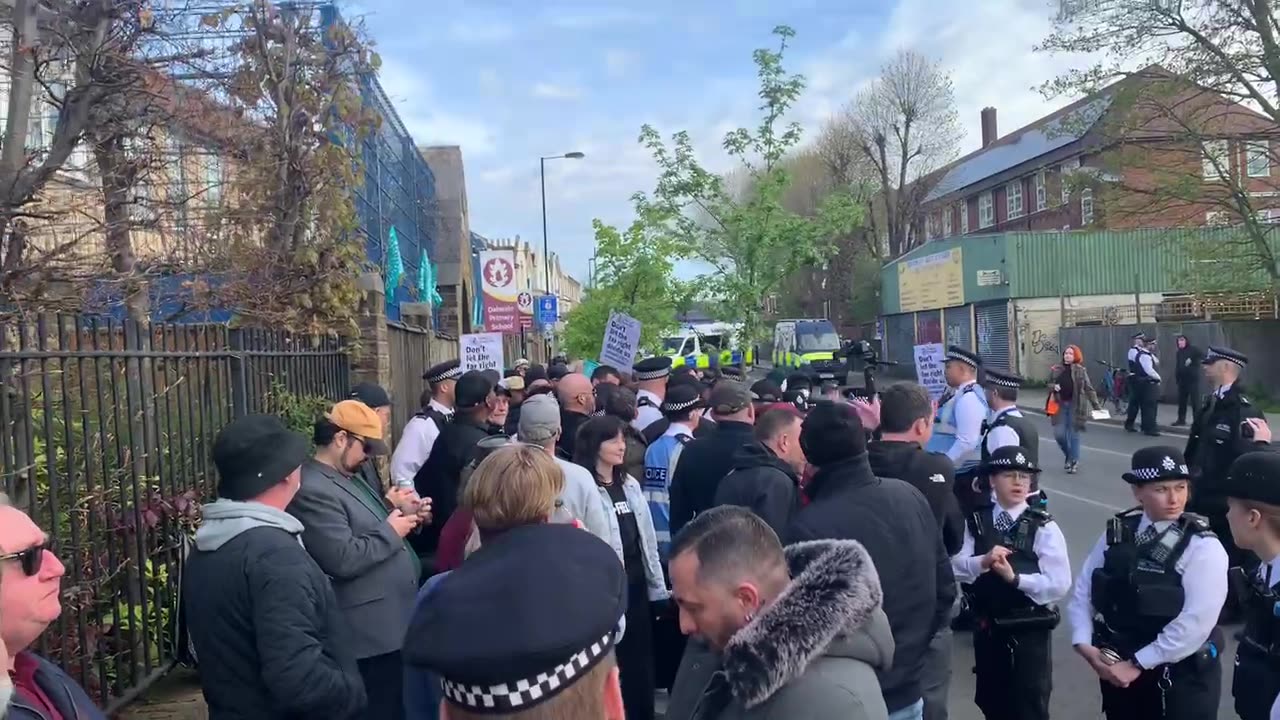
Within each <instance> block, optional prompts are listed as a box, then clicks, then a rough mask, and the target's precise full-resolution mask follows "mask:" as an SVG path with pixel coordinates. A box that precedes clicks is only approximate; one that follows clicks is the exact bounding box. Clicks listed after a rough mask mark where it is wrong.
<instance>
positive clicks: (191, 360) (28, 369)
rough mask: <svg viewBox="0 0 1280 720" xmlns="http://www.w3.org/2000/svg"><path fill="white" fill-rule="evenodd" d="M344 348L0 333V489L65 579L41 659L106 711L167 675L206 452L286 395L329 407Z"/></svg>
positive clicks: (24, 328)
mask: <svg viewBox="0 0 1280 720" xmlns="http://www.w3.org/2000/svg"><path fill="white" fill-rule="evenodd" d="M348 365H349V360H348V356H347V354H346V352H345V350H344V348H343V346H342V344H341V342H340V341H339V340H338V339H337V338H332V337H310V336H297V335H290V334H287V333H282V332H272V331H258V330H231V329H228V328H227V327H225V326H222V325H152V326H149V327H146V326H142V325H139V324H137V323H132V322H98V321H96V320H85V319H83V318H80V317H72V316H54V315H47V316H41V317H39V318H38V319H35V320H34V321H31V322H27V321H11V322H0V385H2V386H3V387H0V419H2V420H3V423H4V425H3V428H0V478H2V480H3V484H2V485H0V487H2V488H3V489H4V491H5V492H6V493H8V494H9V496H10V497H11V499H12V500H13V502H14V504H15V505H16V506H17V507H19V508H22V509H23V510H24V511H26V512H27V513H28V514H29V515H30V516H31V518H32V519H33V520H34V521H35V522H36V523H37V524H38V525H39V526H40V527H41V528H42V529H43V530H44V531H45V532H46V533H48V535H49V538H50V540H51V541H52V542H53V543H54V547H53V549H54V551H55V552H56V553H57V555H58V557H59V558H60V559H61V560H62V562H63V564H64V565H65V566H66V572H67V576H66V579H65V580H64V581H63V597H62V600H63V612H62V615H61V616H60V617H59V619H58V621H57V622H56V623H55V624H54V625H53V626H52V627H50V629H49V631H48V632H47V633H46V634H45V636H44V637H43V638H42V640H41V643H40V647H39V651H40V652H42V653H44V654H46V655H48V656H50V657H52V658H53V659H54V660H55V661H56V662H58V663H60V664H61V665H62V666H63V667H64V668H66V669H67V671H68V672H70V673H71V674H72V676H73V677H74V678H75V680H76V681H77V682H79V683H80V684H81V685H82V686H84V687H85V688H86V690H88V692H89V693H90V695H91V696H93V697H94V698H95V700H96V701H97V702H98V703H99V704H100V705H101V706H103V707H106V708H107V709H108V710H114V709H116V708H118V707H120V706H121V705H123V704H124V703H125V702H127V700H129V699H130V698H132V697H133V696H134V695H136V694H137V693H138V692H140V691H141V690H142V689H143V688H145V687H146V686H147V685H149V684H150V683H151V682H152V681H153V680H154V679H156V678H157V677H159V676H160V675H161V674H163V673H164V671H165V670H167V669H168V668H169V667H171V666H172V664H173V662H174V660H175V657H176V645H177V629H176V625H177V617H178V612H177V611H178V597H179V593H178V587H179V582H180V577H181V572H180V566H181V556H182V548H183V543H184V541H185V539H186V538H187V537H188V536H189V535H190V533H191V532H192V531H193V529H194V527H195V524H196V522H197V520H198V507H199V506H198V503H199V502H200V501H202V500H204V499H207V498H209V497H211V496H212V494H213V491H214V482H215V481H214V476H215V473H214V469H213V467H212V462H211V460H210V457H209V454H210V446H211V444H212V441H213V437H214V435H215V434H216V433H217V431H218V430H219V429H221V428H222V426H223V425H225V424H226V423H227V422H228V421H230V420H231V419H232V418H234V417H237V416H240V415H243V414H246V413H251V412H274V411H277V410H279V409H281V407H280V406H281V403H282V402H284V399H285V398H286V396H287V393H290V392H291V393H296V394H299V395H318V396H323V397H326V398H331V399H336V398H339V397H341V396H342V395H343V393H345V392H346V389H347V380H348V375H347V373H348Z"/></svg>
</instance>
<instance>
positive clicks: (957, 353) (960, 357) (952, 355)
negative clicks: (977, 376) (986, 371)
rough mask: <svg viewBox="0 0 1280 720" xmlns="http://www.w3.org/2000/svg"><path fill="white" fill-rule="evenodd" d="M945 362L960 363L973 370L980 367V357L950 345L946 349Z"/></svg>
mask: <svg viewBox="0 0 1280 720" xmlns="http://www.w3.org/2000/svg"><path fill="white" fill-rule="evenodd" d="M947 360H954V361H956V362H962V363H964V364H965V365H968V366H969V367H972V368H975V369H976V368H979V367H982V356H980V355H978V353H976V352H973V351H971V350H965V349H964V348H962V347H959V346H958V345H952V346H950V347H948V348H947Z"/></svg>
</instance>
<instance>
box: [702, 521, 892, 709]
mask: <svg viewBox="0 0 1280 720" xmlns="http://www.w3.org/2000/svg"><path fill="white" fill-rule="evenodd" d="M786 557H787V564H788V566H789V567H790V570H791V583H790V584H789V585H788V586H787V589H786V590H784V591H783V593H782V594H781V595H779V596H778V598H777V599H776V600H775V601H774V602H773V603H772V604H770V605H769V606H767V607H765V608H764V609H763V610H762V611H761V612H760V614H759V615H757V616H756V617H755V618H754V619H753V620H752V621H751V622H750V623H749V624H748V625H747V626H746V627H744V628H742V629H741V630H739V631H738V632H737V633H736V634H734V636H733V637H732V638H730V640H729V643H728V644H727V645H726V646H725V648H724V651H723V652H722V653H721V659H722V663H723V665H722V667H723V671H724V673H725V675H726V677H727V679H728V681H729V685H730V687H731V689H732V692H733V695H734V697H735V698H737V699H738V701H740V702H741V703H742V704H743V706H744V707H745V708H747V709H750V708H752V707H755V706H756V705H759V704H760V703H762V702H764V701H765V700H768V699H769V698H770V697H772V696H773V694H774V693H776V692H777V691H778V690H779V689H780V688H782V687H784V686H786V685H787V684H788V683H790V682H791V681H792V680H795V679H796V678H798V677H799V676H801V675H802V674H804V672H805V670H806V669H808V667H809V665H810V664H811V663H813V661H814V660H816V659H818V658H820V657H823V656H828V657H842V658H850V659H855V660H860V661H862V662H865V663H867V664H868V665H870V666H871V667H872V668H875V669H884V668H887V667H889V665H890V663H891V662H892V661H893V635H892V633H891V632H890V629H889V620H888V618H887V617H886V616H885V614H884V611H883V610H881V608H880V604H881V601H882V599H883V596H882V593H881V590H880V576H879V574H877V573H876V568H875V565H874V564H873V563H872V561H871V556H870V555H869V554H868V553H867V551H866V549H865V548H864V547H862V544H861V543H858V542H856V541H853V540H818V541H814V542H804V543H797V544H795V545H791V546H788V547H787V548H786Z"/></svg>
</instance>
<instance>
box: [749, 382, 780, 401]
mask: <svg viewBox="0 0 1280 720" xmlns="http://www.w3.org/2000/svg"><path fill="white" fill-rule="evenodd" d="M751 394H752V396H753V397H752V399H753V400H756V401H758V402H763V403H774V402H778V400H779V399H781V398H782V388H780V387H778V384H777V383H775V382H773V381H772V380H769V379H767V378H766V379H764V380H757V381H756V382H755V383H753V384H752V385H751Z"/></svg>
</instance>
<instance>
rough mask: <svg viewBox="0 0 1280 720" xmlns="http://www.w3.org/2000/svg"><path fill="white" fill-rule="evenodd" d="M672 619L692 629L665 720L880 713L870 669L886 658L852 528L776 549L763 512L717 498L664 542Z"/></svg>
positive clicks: (860, 717)
mask: <svg viewBox="0 0 1280 720" xmlns="http://www.w3.org/2000/svg"><path fill="white" fill-rule="evenodd" d="M671 583H672V585H673V590H674V595H675V599H676V604H677V605H678V606H679V609H680V629H681V630H683V631H684V633H685V634H687V635H695V636H696V637H695V639H694V641H693V642H691V643H690V644H689V650H688V651H687V652H686V653H685V655H684V659H683V661H682V662H681V664H680V671H679V673H678V674H677V676H676V682H675V687H674V688H672V691H671V702H670V705H669V706H668V710H667V718H668V719H669V720H773V719H774V718H786V720H829V719H830V718H841V719H842V720H886V718H887V717H888V711H887V710H886V708H885V704H884V698H883V696H882V695H881V692H880V683H879V681H878V680H877V679H876V669H877V668H880V667H887V666H888V665H889V664H890V663H891V662H892V660H893V649H894V646H893V634H892V632H891V631H890V629H889V620H888V618H887V617H886V616H885V614H884V611H882V610H881V609H880V602H881V591H880V580H879V577H878V576H877V574H876V570H875V567H874V566H873V565H872V563H871V556H870V555H868V554H867V551H866V550H864V549H863V547H862V545H860V544H859V543H857V542H856V541H853V540H818V541H813V542H805V543H798V544H796V545H791V546H789V547H787V548H786V549H785V550H784V549H783V547H782V544H781V543H780V542H779V541H778V536H777V535H776V534H775V533H774V532H773V530H771V529H770V528H769V526H768V525H767V524H765V522H764V521H763V520H761V519H760V518H759V517H758V516H756V515H755V514H754V513H752V512H751V511H750V510H747V509H746V508H743V507H738V506H734V505H722V506H720V507H716V508H713V509H711V510H708V511H706V512H704V513H700V514H699V515H697V516H696V517H694V519H693V521H692V522H690V523H689V524H688V525H686V526H685V527H684V529H682V530H681V531H680V533H679V534H678V535H676V538H675V540H674V542H673V543H672V546H671Z"/></svg>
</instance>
